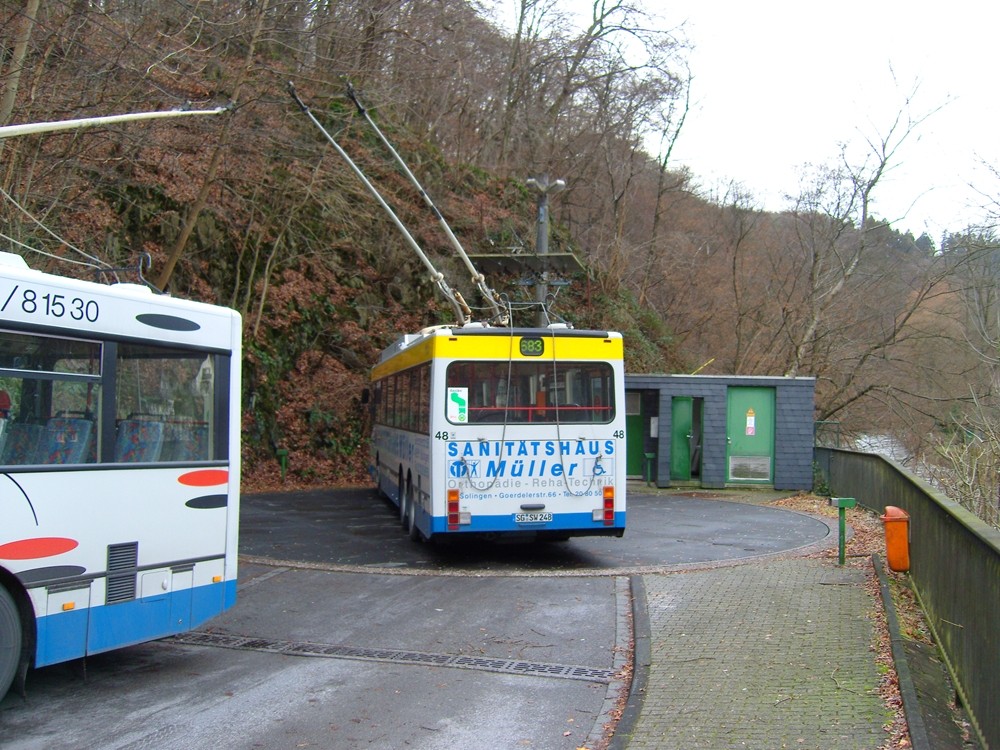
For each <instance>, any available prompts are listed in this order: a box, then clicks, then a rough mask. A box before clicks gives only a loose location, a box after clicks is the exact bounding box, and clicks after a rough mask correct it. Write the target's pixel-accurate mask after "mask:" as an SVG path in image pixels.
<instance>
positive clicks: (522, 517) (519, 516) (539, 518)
mask: <svg viewBox="0 0 1000 750" xmlns="http://www.w3.org/2000/svg"><path fill="white" fill-rule="evenodd" d="M551 520H552V514H551V513H515V514H514V523H548V522H549V521H551Z"/></svg>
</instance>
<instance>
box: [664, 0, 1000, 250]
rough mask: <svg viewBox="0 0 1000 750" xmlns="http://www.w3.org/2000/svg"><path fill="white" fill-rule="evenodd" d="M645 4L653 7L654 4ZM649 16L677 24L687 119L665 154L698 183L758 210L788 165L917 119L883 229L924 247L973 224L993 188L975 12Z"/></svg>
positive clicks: (993, 81)
mask: <svg viewBox="0 0 1000 750" xmlns="http://www.w3.org/2000/svg"><path fill="white" fill-rule="evenodd" d="M658 5H659V4H658ZM661 7H662V8H663V9H662V10H661V11H660V12H661V13H662V15H663V16H664V18H665V20H666V21H667V22H668V24H669V25H676V24H679V23H681V22H682V21H686V22H687V24H688V29H687V36H688V38H689V39H690V41H691V42H692V44H693V45H694V46H695V49H694V51H693V52H692V53H691V56H690V60H691V69H692V73H693V75H694V83H693V86H692V93H693V98H694V100H695V104H694V108H693V111H692V113H691V115H690V117H689V119H688V122H687V123H686V124H685V127H684V131H683V133H682V136H681V140H680V142H679V143H678V147H677V151H676V155H677V158H678V161H679V163H682V164H684V165H686V166H688V167H690V168H691V170H692V171H693V172H694V173H695V174H696V175H698V176H699V177H700V178H701V179H702V180H703V182H704V183H705V184H706V185H712V184H718V183H719V182H728V180H730V179H735V180H737V181H739V182H740V183H742V184H743V185H744V186H745V187H746V188H748V189H749V190H750V191H751V192H753V193H754V194H756V195H757V196H758V197H759V198H760V199H761V200H762V201H763V202H764V204H765V207H766V208H768V209H780V208H782V207H784V206H785V205H787V204H786V203H784V201H783V195H784V194H787V193H793V194H794V193H796V192H797V189H798V185H799V175H800V173H801V169H800V167H801V165H802V164H804V163H807V162H811V163H817V164H830V163H833V162H834V160H835V159H836V157H837V154H838V152H839V145H838V144H840V143H843V142H846V143H848V144H853V145H854V147H855V148H860V147H861V145H862V144H863V142H864V140H863V139H864V136H869V137H878V136H879V135H883V134H885V133H886V132H888V128H889V127H890V125H891V123H892V120H893V118H894V117H895V115H896V114H897V113H898V112H899V111H900V110H901V109H902V108H903V107H904V106H905V101H906V99H907V97H908V96H909V95H910V94H911V93H912V92H913V91H914V89H916V94H915V95H914V96H913V98H912V102H913V103H912V105H911V107H910V109H909V112H910V113H911V114H912V115H913V116H914V117H922V116H924V115H929V116H928V117H927V119H926V120H925V121H924V122H923V123H922V124H920V125H919V126H918V127H917V128H916V130H915V131H914V133H913V135H912V136H911V138H910V140H908V141H907V142H905V143H904V145H903V146H902V148H901V149H900V150H899V152H898V154H897V166H896V167H895V169H894V170H893V171H892V172H891V173H890V174H889V176H888V178H887V179H886V181H885V183H884V185H882V186H881V187H880V188H879V189H878V191H877V192H876V201H877V204H876V210H877V212H878V214H879V215H880V216H882V217H883V218H887V219H890V220H892V221H893V224H894V226H895V228H896V229H898V230H901V231H905V230H907V229H909V230H910V231H912V232H913V233H914V235H919V234H920V233H921V232H923V231H927V232H928V233H929V234H930V235H931V237H932V238H933V239H934V240H935V242H939V241H940V237H941V234H942V232H944V231H960V230H962V229H964V228H965V227H966V226H967V225H969V224H970V223H976V222H978V221H979V220H980V219H981V217H982V216H983V212H982V210H981V209H980V208H979V207H980V206H982V205H983V204H984V203H985V202H986V199H985V198H984V197H983V196H982V195H980V194H979V192H977V191H980V192H984V193H986V194H987V195H1000V184H997V180H996V179H995V178H993V177H992V176H991V175H990V174H989V171H988V170H987V169H985V168H984V167H983V166H982V162H984V161H985V162H986V163H988V164H992V165H1000V127H998V126H1000V97H998V96H997V87H998V82H997V74H998V72H1000V62H998V60H997V53H996V44H997V42H996V37H997V34H998V33H1000V24H998V23H997V22H998V21H1000V11H998V9H997V6H992V5H989V4H986V3H976V4H975V5H974V4H973V3H971V2H966V1H965V0H958V1H957V2H955V1H953V2H949V3H934V4H924V3H912V2H910V3H903V2H896V1H895V0H893V1H887V0H868V2H862V1H861V0H840V2H837V3H817V2H801V1H799V2H794V1H792V0H759V1H758V2H755V3H751V2H730V1H725V2H723V1H719V2H711V1H710V0H705V1H703V2H699V0H672V1H670V2H667V3H663V4H662V5H661Z"/></svg>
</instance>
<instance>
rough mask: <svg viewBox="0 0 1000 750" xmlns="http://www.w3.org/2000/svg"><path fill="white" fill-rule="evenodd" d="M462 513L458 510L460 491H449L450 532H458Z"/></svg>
mask: <svg viewBox="0 0 1000 750" xmlns="http://www.w3.org/2000/svg"><path fill="white" fill-rule="evenodd" d="M460 520H461V513H460V512H459V510H458V490H448V531H458V524H459V522H460Z"/></svg>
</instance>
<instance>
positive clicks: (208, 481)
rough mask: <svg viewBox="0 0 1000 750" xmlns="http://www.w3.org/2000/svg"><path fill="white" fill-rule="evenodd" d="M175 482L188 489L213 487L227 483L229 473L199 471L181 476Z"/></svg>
mask: <svg viewBox="0 0 1000 750" xmlns="http://www.w3.org/2000/svg"><path fill="white" fill-rule="evenodd" d="M177 481H178V482H180V483H181V484H185V485H187V486H188V487H213V486H215V485H217V484H225V483H226V482H228V481H229V472H228V471H227V470H226V469H199V470H198V471H189V472H188V473H187V474H181V475H180V476H179V477H177Z"/></svg>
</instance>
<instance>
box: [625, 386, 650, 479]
mask: <svg viewBox="0 0 1000 750" xmlns="http://www.w3.org/2000/svg"><path fill="white" fill-rule="evenodd" d="M641 412H642V394H641V393H639V392H638V391H629V392H628V393H626V394H625V446H626V447H625V473H626V474H627V475H628V476H630V477H633V478H636V477H641V476H643V472H644V471H645V470H646V466H645V465H646V458H645V455H644V454H643V446H644V444H645V439H644V438H645V436H644V435H643V431H642V413H641Z"/></svg>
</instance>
